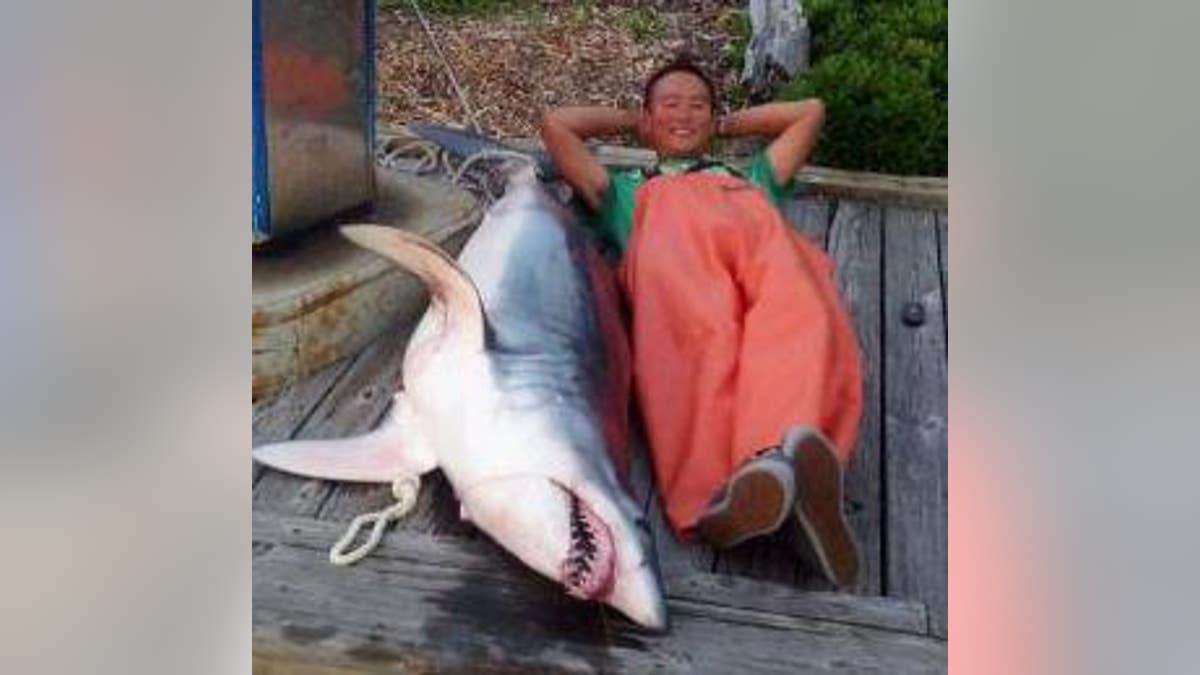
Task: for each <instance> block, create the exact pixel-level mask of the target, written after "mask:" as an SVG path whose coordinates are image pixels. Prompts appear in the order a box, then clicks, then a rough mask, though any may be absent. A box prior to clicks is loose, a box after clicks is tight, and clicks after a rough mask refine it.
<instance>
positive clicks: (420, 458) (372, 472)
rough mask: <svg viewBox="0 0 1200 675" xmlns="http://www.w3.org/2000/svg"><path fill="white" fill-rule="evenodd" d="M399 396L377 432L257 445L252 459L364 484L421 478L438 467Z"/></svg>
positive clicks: (313, 475)
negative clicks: (409, 421) (347, 436)
mask: <svg viewBox="0 0 1200 675" xmlns="http://www.w3.org/2000/svg"><path fill="white" fill-rule="evenodd" d="M405 413H406V409H405V406H404V401H403V397H402V396H397V397H396V405H394V406H393V407H392V411H391V413H390V414H389V415H388V417H387V418H386V419H385V420H384V422H383V423H382V424H380V425H379V427H378V428H377V429H375V431H372V432H371V433H369V434H365V435H362V436H355V437H353V438H345V439H338V440H302V441H287V442H284V443H272V444H269V445H261V446H259V447H257V448H254V450H253V457H254V461H256V462H259V463H261V464H265V465H266V466H269V467H272V468H274V469H279V470H280V471H286V472H288V473H294V474H298V475H301V476H308V477H310V478H322V479H326V480H340V481H353V482H363V483H391V482H392V481H393V480H395V479H396V478H398V477H401V476H420V475H421V474H424V473H426V472H428V471H431V470H433V469H435V468H437V457H436V456H435V455H434V454H433V452H432V451H431V449H430V448H429V447H428V445H427V444H426V443H425V442H423V439H422V438H421V436H420V434H419V430H418V429H417V428H415V426H414V425H412V424H409V423H406V419H405V418H406V414H405Z"/></svg>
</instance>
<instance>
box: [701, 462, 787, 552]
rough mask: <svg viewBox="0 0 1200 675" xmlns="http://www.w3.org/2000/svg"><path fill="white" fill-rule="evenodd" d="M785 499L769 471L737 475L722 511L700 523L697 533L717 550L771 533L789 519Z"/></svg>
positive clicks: (777, 482) (775, 479)
mask: <svg viewBox="0 0 1200 675" xmlns="http://www.w3.org/2000/svg"><path fill="white" fill-rule="evenodd" d="M786 498H787V496H786V495H785V494H784V488H783V486H782V485H781V484H780V482H779V479H778V478H776V477H775V476H773V475H771V473H770V472H768V471H748V472H746V473H743V474H740V475H737V476H735V477H734V478H733V480H732V482H731V484H730V486H729V494H728V496H727V497H726V499H725V502H724V503H723V504H722V506H721V508H719V509H718V510H717V512H716V513H713V514H712V515H709V516H707V517H705V518H703V519H702V520H701V521H700V522H699V523H697V524H696V533H697V534H699V535H700V537H701V538H703V539H704V540H705V541H706V542H708V543H709V544H710V545H712V546H713V547H715V548H730V547H733V546H737V545H738V544H740V543H742V542H744V541H746V540H747V539H752V538H754V537H758V536H762V535H765V534H770V533H771V532H774V531H775V530H777V529H779V526H780V525H782V524H783V521H784V520H785V519H786V518H787V515H788V510H787V506H786V505H785V503H784V502H785V500H786Z"/></svg>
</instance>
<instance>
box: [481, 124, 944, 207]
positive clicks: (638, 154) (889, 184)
mask: <svg viewBox="0 0 1200 675" xmlns="http://www.w3.org/2000/svg"><path fill="white" fill-rule="evenodd" d="M504 143H505V144H507V145H509V146H511V147H514V148H519V149H521V150H525V151H530V150H542V148H543V146H542V143H541V141H540V140H537V139H526V138H513V139H505V140H504ZM591 151H592V153H593V154H595V156H596V158H597V159H598V160H599V161H600V162H601V163H603V164H606V165H609V166H616V167H633V168H638V167H643V166H650V165H651V164H653V163H654V161H655V157H654V151H652V150H647V149H645V148H631V147H627V146H620V145H606V144H599V145H594V146H592V147H591ZM739 154H741V153H739ZM731 161H732V162H733V163H735V164H736V163H744V162H748V161H749V154H748V153H746V154H743V155H742V157H741V160H740V162H739V159H738V158H736V157H735V158H731ZM796 186H797V191H798V192H802V193H803V194H820V195H824V196H826V197H829V198H830V199H850V200H855V201H870V202H873V203H878V204H903V205H907V206H912V207H923V208H933V209H937V208H942V209H944V208H946V203H947V197H948V192H949V190H948V188H949V181H948V180H947V179H946V177H944V176H899V175H893V174H881V173H870V172H866V171H846V170H844V169H833V168H829V167H823V166H806V167H804V168H802V169H801V170H800V172H799V173H797V174H796Z"/></svg>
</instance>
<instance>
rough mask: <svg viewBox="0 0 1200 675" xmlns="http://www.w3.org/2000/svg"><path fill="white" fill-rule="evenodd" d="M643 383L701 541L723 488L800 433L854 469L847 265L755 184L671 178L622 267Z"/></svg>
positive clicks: (685, 527)
mask: <svg viewBox="0 0 1200 675" xmlns="http://www.w3.org/2000/svg"><path fill="white" fill-rule="evenodd" d="M618 275H619V278H620V280H621V284H622V286H623V288H624V290H625V292H626V294H627V297H628V298H629V302H630V306H631V308H632V312H633V326H632V331H631V335H632V348H633V373H634V385H635V388H636V391H637V394H638V400H639V403H640V406H641V410H642V416H643V418H644V420H645V425H646V430H647V434H648V436H649V441H650V454H651V458H652V462H653V465H654V470H655V474H656V478H657V481H658V486H659V490H660V494H661V495H662V496H663V499H664V501H665V507H666V515H667V519H668V520H669V521H670V523H671V526H672V527H673V528H674V529H675V531H676V532H677V533H679V534H681V535H683V536H690V532H689V530H690V529H691V528H692V527H693V526H694V525H695V523H696V520H697V519H698V518H699V517H700V514H701V513H702V512H703V510H704V509H705V507H706V506H707V505H708V503H709V501H710V500H711V499H712V497H713V495H714V494H715V493H716V492H717V490H718V489H719V488H720V487H721V486H722V485H723V484H724V483H725V481H726V480H728V478H729V477H730V476H731V475H732V473H733V472H734V470H735V469H736V468H737V467H738V466H739V465H740V464H741V463H742V462H745V461H746V460H748V459H750V458H752V457H753V456H754V455H755V454H757V453H758V452H760V451H762V450H764V449H766V448H769V447H773V446H777V445H779V444H780V442H781V441H782V440H783V434H784V432H785V431H786V430H787V429H788V428H789V427H792V426H795V425H810V426H813V427H816V428H818V429H820V430H821V431H822V432H823V433H824V434H825V435H826V436H828V437H829V439H830V440H831V441H833V443H834V445H835V446H836V447H837V451H838V455H839V459H841V461H842V463H843V465H845V463H846V462H847V461H849V459H850V454H851V452H852V450H853V447H854V443H855V440H856V437H857V435H858V424H859V418H860V417H861V414H862V389H861V387H862V385H861V377H860V370H859V358H858V345H857V343H856V341H855V337H854V333H853V330H852V328H851V325H850V321H849V318H848V316H847V314H846V312H845V310H844V309H843V308H842V305H841V302H840V301H839V299H838V295H837V289H836V286H835V284H834V280H833V264H832V262H831V261H830V259H829V258H828V256H826V255H825V253H824V252H822V251H821V250H819V249H818V248H816V247H815V246H813V245H812V244H811V243H809V242H808V241H807V240H805V239H804V238H803V237H801V236H800V235H799V234H797V233H796V232H795V231H794V230H792V229H791V227H790V226H789V225H788V223H787V221H785V220H784V218H783V216H782V215H781V214H780V213H779V212H778V211H777V210H776V209H775V208H774V207H773V206H772V205H771V203H770V202H769V201H768V200H767V198H766V196H765V195H764V194H763V193H762V192H761V191H760V190H759V189H758V188H756V187H755V186H753V185H752V184H750V183H748V182H746V181H744V180H741V179H738V178H733V177H729V176H720V175H712V174H706V173H687V174H682V175H676V176H658V177H655V178H652V179H650V180H648V181H647V182H646V183H645V184H644V185H642V186H641V187H640V188H639V189H638V191H637V193H636V206H635V209H634V226H633V233H632V236H631V239H630V242H629V247H628V249H627V251H626V253H625V257H624V259H623V261H622V263H621V267H620V269H619V270H618Z"/></svg>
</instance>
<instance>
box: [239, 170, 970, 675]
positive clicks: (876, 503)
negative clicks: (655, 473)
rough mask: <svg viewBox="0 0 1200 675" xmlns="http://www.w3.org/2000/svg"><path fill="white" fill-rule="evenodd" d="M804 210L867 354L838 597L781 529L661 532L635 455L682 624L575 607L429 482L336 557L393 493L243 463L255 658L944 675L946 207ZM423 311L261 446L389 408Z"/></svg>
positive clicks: (296, 400)
mask: <svg viewBox="0 0 1200 675" xmlns="http://www.w3.org/2000/svg"><path fill="white" fill-rule="evenodd" d="M801 192H802V193H803V194H798V195H797V196H796V197H795V198H794V200H793V201H792V202H791V203H790V204H789V206H788V209H787V212H788V216H789V217H790V219H791V220H792V222H793V224H794V225H795V226H796V227H797V228H798V229H799V230H800V231H802V232H803V233H804V234H805V235H806V236H808V237H810V238H811V239H812V240H813V241H815V242H817V243H819V244H820V245H821V246H822V247H824V248H825V249H826V250H827V251H829V253H830V254H831V255H832V256H833V258H834V260H835V261H836V264H837V276H838V283H839V286H840V289H841V291H842V294H843V298H844V299H845V301H846V303H847V305H848V307H849V310H850V312H851V314H852V316H853V319H854V322H855V326H856V328H857V331H858V336H859V341H860V346H861V349H862V355H863V366H864V377H865V383H864V386H865V389H864V394H865V396H864V398H865V402H866V409H865V416H864V419H863V426H862V433H861V439H860V441H859V445H858V448H857V449H856V455H855V459H854V461H853V463H852V465H851V471H850V473H849V475H848V478H847V491H848V499H847V501H848V504H847V508H848V510H849V513H850V519H851V521H852V523H853V525H854V528H855V531H856V533H857V536H858V541H859V544H860V547H861V550H862V554H863V570H862V571H863V574H862V577H861V580H860V582H859V584H858V586H857V587H856V588H855V589H853V590H852V592H851V593H837V592H832V591H831V590H830V589H829V588H828V587H825V586H824V585H823V584H822V582H821V581H820V580H819V579H818V578H817V576H816V574H815V572H814V570H812V569H810V568H809V567H807V566H806V565H804V564H803V563H802V562H801V561H800V559H799V558H798V557H797V556H796V554H795V553H794V552H793V548H794V547H793V542H790V541H788V540H787V537H788V536H789V535H787V534H780V535H777V536H774V537H771V538H766V539H764V540H761V541H758V542H754V543H750V544H747V545H745V546H743V547H741V548H739V549H735V550H733V551H729V552H724V553H716V552H714V551H713V550H712V549H709V548H707V547H705V546H702V545H688V544H682V543H680V542H678V541H676V540H675V539H674V537H673V536H672V535H671V533H670V532H669V530H668V529H667V526H666V524H665V521H664V520H663V517H662V512H661V509H660V506H659V503H658V500H657V497H656V495H655V494H654V491H653V489H652V486H651V482H650V475H649V472H648V470H647V466H646V463H645V459H644V457H643V456H641V453H640V452H639V453H637V455H638V461H637V463H636V466H635V481H634V482H635V485H636V489H637V494H636V495H635V496H636V497H637V498H638V499H639V501H640V502H641V503H642V504H644V505H645V509H646V513H647V517H648V519H649V520H650V522H651V524H652V527H653V528H654V533H655V539H656V544H657V552H658V558H659V562H660V565H661V567H662V573H663V581H664V584H665V586H666V591H667V596H668V606H669V612H670V616H671V622H672V625H671V630H670V631H669V632H668V633H667V634H665V635H653V634H649V633H646V632H644V631H642V630H640V629H638V628H637V627H635V626H633V625H632V624H630V623H629V622H628V621H626V620H625V619H623V618H621V617H619V616H618V615H616V614H615V613H614V612H612V611H605V610H603V609H601V608H600V607H598V606H596V605H592V604H584V603H580V602H578V601H575V600H572V599H569V598H568V597H566V595H565V594H564V593H563V592H562V591H561V589H559V588H557V587H556V586H554V585H553V584H551V583H550V582H549V581H546V580H543V579H541V578H540V577H538V576H537V575H536V574H534V573H533V572H531V571H529V570H527V569H525V568H524V567H522V566H521V565H520V564H519V563H518V562H516V561H515V560H514V559H513V558H511V557H510V556H509V555H508V554H506V553H505V552H504V551H503V550H501V549H500V548H499V547H497V546H496V545H494V544H492V543H491V542H490V541H489V540H487V539H486V538H484V537H483V536H482V535H481V534H479V533H478V532H476V531H475V530H474V529H473V527H472V526H471V525H469V524H466V523H463V522H461V521H460V520H459V519H458V508H457V503H456V502H455V500H454V498H453V495H452V492H451V490H450V487H449V485H448V484H447V483H446V481H445V479H444V478H442V477H441V475H440V474H439V473H435V474H433V475H432V476H431V477H426V478H425V479H424V481H423V488H422V491H421V495H420V497H419V500H418V504H417V507H416V509H415V510H414V512H413V513H412V514H411V515H410V516H409V517H408V518H406V519H405V520H404V521H402V522H401V523H399V524H398V525H397V527H396V529H394V530H392V531H391V532H390V533H389V534H388V535H387V537H385V540H384V544H383V545H382V546H381V548H380V549H379V550H378V551H377V552H376V553H374V554H373V555H372V556H371V557H369V558H367V559H366V560H364V561H363V562H361V563H359V564H357V565H355V566H353V567H351V568H335V567H333V566H332V565H330V564H329V562H328V560H327V554H328V549H329V547H330V545H331V544H332V543H333V542H334V541H335V540H336V539H337V538H338V537H339V536H340V535H341V534H342V532H343V531H344V528H345V526H346V523H347V522H348V521H349V520H350V519H351V518H353V517H354V516H356V515H358V514H360V513H363V512H365V511H369V510H377V509H380V508H383V507H384V506H386V505H387V504H389V503H390V502H391V495H390V491H389V489H388V487H386V486H362V485H353V484H337V483H330V482H324V481H316V480H305V479H301V478H297V477H294V476H290V475H286V474H282V473H279V472H276V471H272V470H269V469H264V468H262V467H260V466H257V465H255V466H254V469H253V481H254V492H253V509H254V523H253V528H254V529H253V540H254V544H253V550H254V563H253V564H254V568H253V569H254V609H253V615H254V619H253V624H254V663H255V670H256V672H264V673H266V672H327V673H333V672H338V673H342V672H358V671H364V670H365V671H373V670H392V671H395V670H399V671H403V672H410V671H411V672H430V671H436V672H443V671H449V672H645V671H651V670H653V671H665V672H705V673H735V672H791V673H795V672H825V671H842V672H884V673H916V672H921V673H926V672H945V670H946V668H947V664H946V637H947V628H946V561H947V559H946V555H947V542H946V517H947V513H946V494H947V487H946V469H947V424H946V421H947V416H946V385H947V350H946V341H947V335H946V306H947V299H946V264H945V261H946V259H947V258H946V237H947V214H946V209H945V207H944V203H943V205H942V206H940V207H939V206H937V205H933V206H932V207H930V206H929V205H924V206H911V205H910V206H903V205H896V206H893V205H889V204H880V203H876V202H868V201H859V200H855V199H853V198H848V197H846V196H845V195H844V194H841V193H821V192H816V191H813V190H812V189H811V187H810V188H808V189H802V190H801ZM415 318H416V317H415V316H406V317H402V319H401V320H400V321H399V322H398V324H397V326H396V329H395V330H394V331H392V332H390V333H389V334H387V335H386V336H385V337H384V338H383V339H380V340H378V341H376V342H374V343H372V344H371V345H369V346H368V347H367V348H366V349H365V350H364V351H362V352H361V353H360V354H358V355H356V356H354V357H353V358H350V359H346V360H343V361H340V362H337V363H335V364H333V365H332V366H330V367H328V368H326V369H324V370H322V371H320V372H318V373H316V374H315V375H313V376H312V377H309V378H308V379H306V380H304V381H302V382H299V383H297V384H296V385H295V386H292V387H291V388H289V389H287V390H286V391H285V392H284V393H283V394H282V395H280V396H279V397H277V398H275V399H272V400H269V401H266V402H263V403H260V404H258V405H257V406H256V407H255V409H254V442H255V444H259V443H263V442H266V441H273V440H281V439H287V438H327V437H341V436H346V435H350V434H355V433H359V432H363V431H366V430H368V429H370V428H371V427H373V426H374V425H375V424H376V423H377V421H378V420H379V419H380V418H381V416H382V415H383V413H384V412H385V410H386V407H387V405H388V402H389V394H390V392H391V391H392V390H393V389H394V388H395V384H396V383H397V382H398V381H399V378H400V367H401V356H402V355H403V353H404V348H405V344H406V339H407V332H406V331H407V330H408V329H411V326H412V325H413V322H414V320H415Z"/></svg>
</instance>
